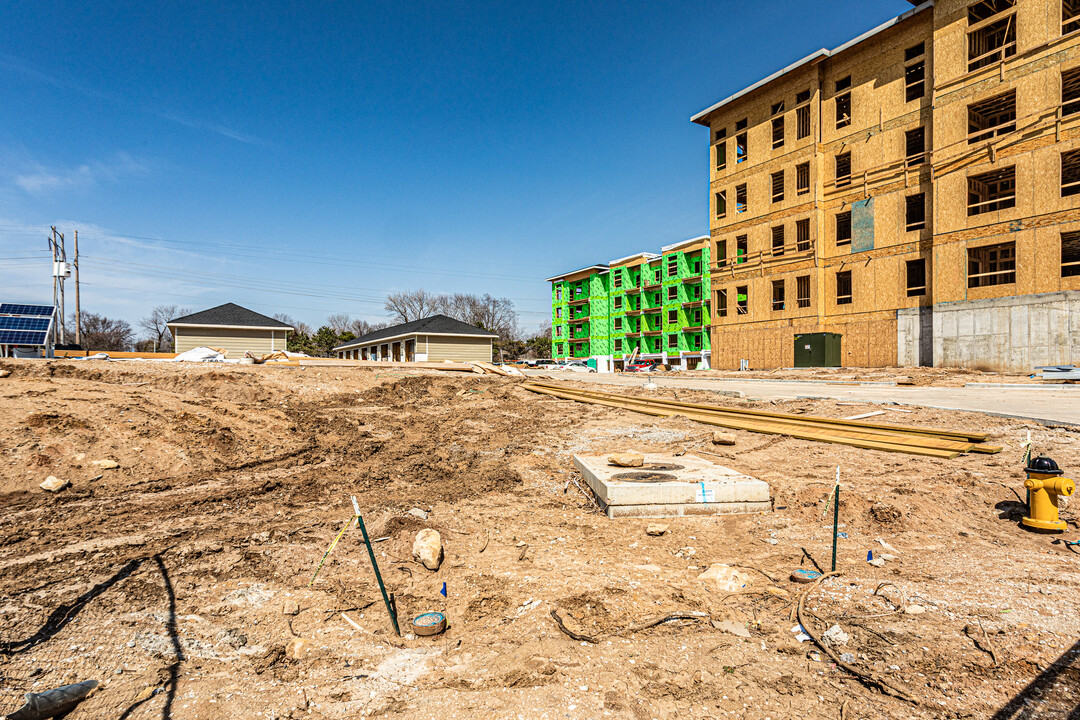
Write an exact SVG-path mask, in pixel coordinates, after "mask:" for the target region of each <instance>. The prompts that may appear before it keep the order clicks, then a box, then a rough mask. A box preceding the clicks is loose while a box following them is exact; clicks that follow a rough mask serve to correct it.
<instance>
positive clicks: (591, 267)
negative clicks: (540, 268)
mask: <svg viewBox="0 0 1080 720" xmlns="http://www.w3.org/2000/svg"><path fill="white" fill-rule="evenodd" d="M608 269H609V268H608V266H607V265H600V264H596V265H587V266H585V267H583V268H581V269H579V270H571V271H570V272H564V273H560V274H558V275H553V276H551V277H549V278H548V279H547V280H545V281H544V282H555V281H556V280H562V279H563V278H565V277H569V276H571V275H577V274H578V273H583V272H588V271H589V270H596V271H597V272H601V271H602V272H607V271H608Z"/></svg>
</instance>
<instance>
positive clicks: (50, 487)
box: [41, 475, 71, 493]
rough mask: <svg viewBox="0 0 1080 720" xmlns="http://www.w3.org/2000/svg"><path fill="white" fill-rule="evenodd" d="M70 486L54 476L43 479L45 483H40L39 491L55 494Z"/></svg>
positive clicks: (65, 481)
mask: <svg viewBox="0 0 1080 720" xmlns="http://www.w3.org/2000/svg"><path fill="white" fill-rule="evenodd" d="M70 484H71V483H70V482H68V481H67V480H61V479H60V478H58V477H56V476H55V475H50V476H49V477H47V478H45V482H43V483H41V489H42V490H45V491H46V492H51V493H56V492H60V491H61V490H63V489H64V488H66V487H67V486H68V485H70Z"/></svg>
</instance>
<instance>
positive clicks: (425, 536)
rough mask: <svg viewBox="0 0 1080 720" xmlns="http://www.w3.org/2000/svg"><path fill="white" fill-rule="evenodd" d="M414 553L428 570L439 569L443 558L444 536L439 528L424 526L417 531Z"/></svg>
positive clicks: (413, 547)
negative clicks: (439, 531) (440, 533)
mask: <svg viewBox="0 0 1080 720" xmlns="http://www.w3.org/2000/svg"><path fill="white" fill-rule="evenodd" d="M412 554H413V557H414V558H415V559H417V560H419V561H420V562H421V563H422V564H423V566H424V567H426V568H427V569H428V570H438V569H439V566H440V565H442V559H443V548H442V536H441V535H439V533H438V531H437V530H432V529H431V528H424V529H423V530H421V531H420V532H418V533H416V541H415V542H413V546H412Z"/></svg>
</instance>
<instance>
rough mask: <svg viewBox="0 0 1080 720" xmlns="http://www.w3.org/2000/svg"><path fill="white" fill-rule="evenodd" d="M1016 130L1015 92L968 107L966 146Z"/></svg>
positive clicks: (1011, 91)
mask: <svg viewBox="0 0 1080 720" xmlns="http://www.w3.org/2000/svg"><path fill="white" fill-rule="evenodd" d="M1014 130H1016V90H1010V91H1009V92H1007V93H1003V94H1001V95H997V96H995V97H992V98H989V99H987V100H983V101H982V102H977V103H972V104H971V105H968V144H972V143H977V142H980V141H982V140H988V139H990V138H992V137H997V136H998V135H1005V134H1006V133H1011V132H1012V131H1014Z"/></svg>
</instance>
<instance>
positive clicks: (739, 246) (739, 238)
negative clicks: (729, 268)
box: [735, 235, 749, 265]
mask: <svg viewBox="0 0 1080 720" xmlns="http://www.w3.org/2000/svg"><path fill="white" fill-rule="evenodd" d="M748 247H749V245H748V243H747V241H746V236H745V235H736V236H735V264H736V265H742V264H743V263H744V262H746V253H747V249H748Z"/></svg>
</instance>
